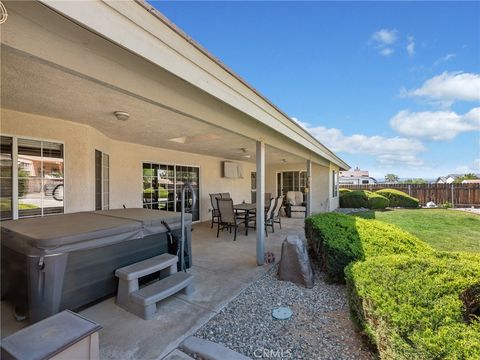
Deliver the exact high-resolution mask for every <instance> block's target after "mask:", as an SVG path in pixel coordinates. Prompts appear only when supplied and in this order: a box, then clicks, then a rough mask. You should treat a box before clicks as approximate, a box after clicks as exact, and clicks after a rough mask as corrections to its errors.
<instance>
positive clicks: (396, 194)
mask: <svg viewBox="0 0 480 360" xmlns="http://www.w3.org/2000/svg"><path fill="white" fill-rule="evenodd" d="M375 193H376V194H379V195H382V196H384V197H386V198H387V199H388V200H390V207H404V208H418V206H419V205H420V202H419V201H418V199H416V198H414V197H411V196H410V195H408V194H407V193H404V192H403V191H400V190H395V189H382V190H377V191H376V192H375Z"/></svg>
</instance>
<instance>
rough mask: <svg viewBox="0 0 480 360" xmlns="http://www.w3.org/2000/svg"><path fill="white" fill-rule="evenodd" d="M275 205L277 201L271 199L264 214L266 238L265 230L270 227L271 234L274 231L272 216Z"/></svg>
mask: <svg viewBox="0 0 480 360" xmlns="http://www.w3.org/2000/svg"><path fill="white" fill-rule="evenodd" d="M276 205H277V199H275V198H271V199H270V202H269V204H268V208H267V211H266V212H265V234H266V235H267V236H268V231H267V228H268V227H269V226H271V227H272V232H275V229H274V228H273V215H274V211H275V208H276Z"/></svg>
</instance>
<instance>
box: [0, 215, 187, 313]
mask: <svg viewBox="0 0 480 360" xmlns="http://www.w3.org/2000/svg"><path fill="white" fill-rule="evenodd" d="M162 221H165V222H166V223H167V224H169V226H170V227H171V229H172V230H173V231H174V233H175V234H176V235H177V237H178V238H180V230H181V229H180V227H181V226H180V214H179V213H172V212H167V211H159V210H150V209H118V210H104V211H96V212H81V213H72V214H63V215H54V216H53V215H52V216H47V217H41V218H40V217H37V218H27V219H20V220H10V221H4V222H2V224H1V233H2V239H1V242H2V299H3V298H5V299H6V300H7V301H11V302H12V303H13V304H14V305H15V308H16V312H17V314H22V315H26V316H29V318H30V320H31V321H32V322H36V321H38V320H41V319H43V318H46V317H48V316H51V315H53V314H55V313H57V312H59V311H61V310H64V309H70V310H73V309H77V308H79V307H82V306H84V305H86V304H89V303H91V302H93V301H96V300H99V299H102V298H104V297H106V296H108V295H112V294H114V293H115V292H116V290H117V279H116V277H115V276H114V272H115V270H116V269H117V268H120V267H123V266H126V265H130V264H132V263H135V262H138V261H141V260H144V259H147V258H149V257H152V256H155V255H159V254H163V253H166V252H168V251H169V250H170V252H174V250H175V249H173V248H172V247H171V246H170V249H169V241H168V236H167V229H166V228H165V227H164V226H163V225H162V223H161V222H162ZM185 228H186V231H185V233H186V239H185V248H186V250H187V251H188V257H186V258H185V261H186V264H187V266H188V267H189V266H191V216H190V215H189V214H187V215H186V221H185Z"/></svg>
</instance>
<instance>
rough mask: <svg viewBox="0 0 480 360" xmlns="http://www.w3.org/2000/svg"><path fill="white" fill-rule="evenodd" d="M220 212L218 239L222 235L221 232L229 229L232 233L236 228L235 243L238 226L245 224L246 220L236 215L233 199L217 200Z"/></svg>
mask: <svg viewBox="0 0 480 360" xmlns="http://www.w3.org/2000/svg"><path fill="white" fill-rule="evenodd" d="M217 203H218V211H219V213H220V217H219V220H218V226H217V238H218V235H219V233H220V230H222V231H223V230H225V229H228V230H229V231H230V233H232V227H233V228H234V234H233V241H235V240H237V229H238V225H240V224H245V218H244V217H243V216H238V215H236V214H235V211H234V209H233V200H232V199H223V198H220V199H217Z"/></svg>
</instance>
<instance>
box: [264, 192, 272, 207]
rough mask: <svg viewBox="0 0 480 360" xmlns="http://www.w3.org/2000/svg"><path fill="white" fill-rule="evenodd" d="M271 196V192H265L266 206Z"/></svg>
mask: <svg viewBox="0 0 480 360" xmlns="http://www.w3.org/2000/svg"><path fill="white" fill-rule="evenodd" d="M271 198H272V193H265V206H268V204H269V203H270V199H271Z"/></svg>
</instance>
